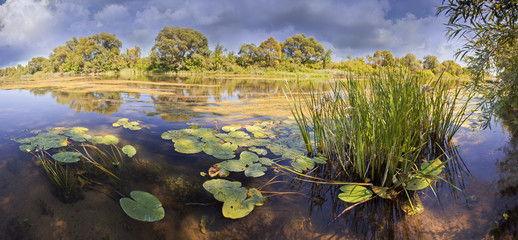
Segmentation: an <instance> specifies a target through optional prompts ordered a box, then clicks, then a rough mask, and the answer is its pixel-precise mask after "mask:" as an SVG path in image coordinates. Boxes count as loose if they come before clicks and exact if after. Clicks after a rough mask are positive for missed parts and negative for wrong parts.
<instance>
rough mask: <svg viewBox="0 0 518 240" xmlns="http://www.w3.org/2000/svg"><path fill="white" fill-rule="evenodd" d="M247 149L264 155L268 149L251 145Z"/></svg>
mask: <svg viewBox="0 0 518 240" xmlns="http://www.w3.org/2000/svg"><path fill="white" fill-rule="evenodd" d="M248 150H250V151H252V152H255V153H257V154H258V155H266V154H268V151H266V149H264V148H256V147H251V148H249V149H248Z"/></svg>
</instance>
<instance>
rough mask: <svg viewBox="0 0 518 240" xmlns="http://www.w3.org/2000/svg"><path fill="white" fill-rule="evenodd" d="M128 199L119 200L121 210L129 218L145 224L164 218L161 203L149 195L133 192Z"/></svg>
mask: <svg viewBox="0 0 518 240" xmlns="http://www.w3.org/2000/svg"><path fill="white" fill-rule="evenodd" d="M130 195H131V197H132V198H133V199H130V198H121V199H120V201H119V202H120V205H121V207H122V210H124V212H125V213H126V214H127V215H128V216H130V217H131V218H133V219H135V220H139V221H145V222H156V221H159V220H162V219H163V218H164V216H165V211H164V208H163V207H162V203H161V202H160V200H158V199H157V198H156V197H155V196H153V195H152V194H150V193H147V192H142V191H133V192H131V193H130Z"/></svg>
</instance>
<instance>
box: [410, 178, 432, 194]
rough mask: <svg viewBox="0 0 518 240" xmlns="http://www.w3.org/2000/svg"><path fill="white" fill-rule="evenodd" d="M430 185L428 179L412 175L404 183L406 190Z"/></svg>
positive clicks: (415, 189) (414, 189)
mask: <svg viewBox="0 0 518 240" xmlns="http://www.w3.org/2000/svg"><path fill="white" fill-rule="evenodd" d="M428 186H430V179H427V178H421V177H414V178H412V179H411V180H410V181H408V183H407V184H406V187H405V188H406V190H410V191H417V190H421V189H425V188H426V187H428Z"/></svg>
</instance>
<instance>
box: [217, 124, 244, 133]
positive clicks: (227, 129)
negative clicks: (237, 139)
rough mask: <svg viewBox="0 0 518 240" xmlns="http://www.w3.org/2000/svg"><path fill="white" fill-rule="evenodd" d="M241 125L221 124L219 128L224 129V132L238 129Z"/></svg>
mask: <svg viewBox="0 0 518 240" xmlns="http://www.w3.org/2000/svg"><path fill="white" fill-rule="evenodd" d="M241 128H242V127H241V125H228V126H223V127H222V128H221V130H223V131H225V132H234V131H236V130H238V129H241Z"/></svg>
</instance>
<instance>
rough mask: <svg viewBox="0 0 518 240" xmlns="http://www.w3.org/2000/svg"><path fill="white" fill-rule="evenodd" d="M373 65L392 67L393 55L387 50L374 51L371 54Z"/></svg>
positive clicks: (394, 63)
mask: <svg viewBox="0 0 518 240" xmlns="http://www.w3.org/2000/svg"><path fill="white" fill-rule="evenodd" d="M373 60H374V65H375V66H376V67H379V66H382V67H394V66H396V61H395V60H394V56H393V55H392V53H391V52H390V51H389V50H383V51H380V50H378V51H376V52H374V56H373Z"/></svg>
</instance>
